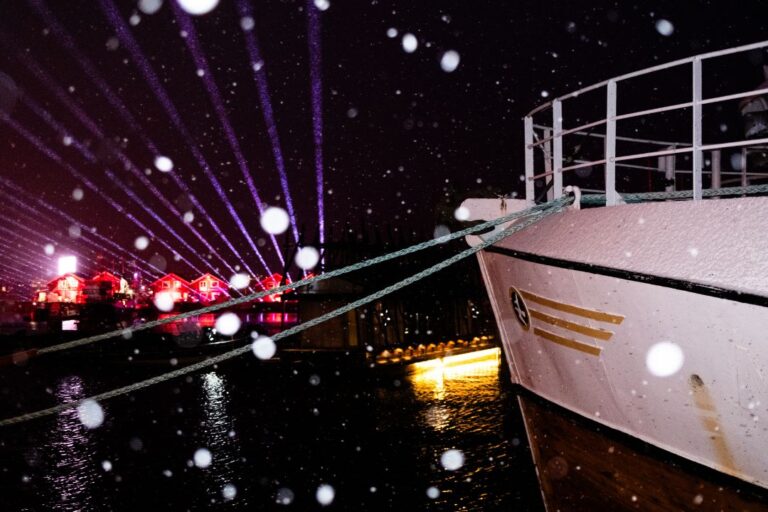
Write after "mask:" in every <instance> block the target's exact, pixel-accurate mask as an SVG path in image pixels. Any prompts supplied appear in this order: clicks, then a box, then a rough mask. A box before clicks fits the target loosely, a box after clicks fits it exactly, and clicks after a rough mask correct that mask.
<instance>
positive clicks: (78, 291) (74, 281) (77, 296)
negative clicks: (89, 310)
mask: <svg viewBox="0 0 768 512" xmlns="http://www.w3.org/2000/svg"><path fill="white" fill-rule="evenodd" d="M45 301H46V302H70V303H72V304H84V303H85V279H83V278H82V277H80V276H78V275H76V274H64V275H62V276H59V277H57V278H56V279H54V280H53V281H50V282H49V283H48V292H47V294H46V296H45Z"/></svg>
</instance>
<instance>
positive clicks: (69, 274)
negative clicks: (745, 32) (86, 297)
mask: <svg viewBox="0 0 768 512" xmlns="http://www.w3.org/2000/svg"><path fill="white" fill-rule="evenodd" d="M66 277H74V278H75V279H77V280H78V281H80V282H81V283H84V282H85V279H83V278H82V277H80V276H79V275H77V274H73V273H71V272H68V273H66V274H62V275H60V276H57V277H56V278H54V279H51V280H50V281H48V286H50V285H52V284H53V283H56V282H58V281H61V280H62V279H64V278H66Z"/></svg>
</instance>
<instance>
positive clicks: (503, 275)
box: [462, 41, 768, 487]
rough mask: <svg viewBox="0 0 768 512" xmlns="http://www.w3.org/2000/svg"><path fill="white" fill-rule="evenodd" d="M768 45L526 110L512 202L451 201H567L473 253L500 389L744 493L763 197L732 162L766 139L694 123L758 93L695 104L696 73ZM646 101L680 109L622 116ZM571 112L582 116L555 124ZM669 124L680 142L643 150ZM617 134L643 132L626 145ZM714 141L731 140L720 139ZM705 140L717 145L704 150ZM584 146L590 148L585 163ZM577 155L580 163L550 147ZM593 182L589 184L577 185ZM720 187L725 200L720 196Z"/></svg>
mask: <svg viewBox="0 0 768 512" xmlns="http://www.w3.org/2000/svg"><path fill="white" fill-rule="evenodd" d="M767 47H768V41H763V42H758V43H754V44H750V45H746V46H740V47H734V48H728V49H725V50H720V51H715V52H711V53H706V54H701V55H696V56H693V57H690V58H685V59H680V60H677V61H674V62H670V63H667V64H660V65H657V66H653V67H651V68H648V69H644V70H640V71H635V72H632V73H628V74H625V75H621V76H617V77H614V78H611V79H609V80H605V81H602V82H600V83H597V84H594V85H591V86H588V87H585V88H582V89H580V90H578V91H575V92H572V93H570V94H566V95H563V96H560V97H558V98H556V99H554V100H552V101H549V102H548V103H546V104H544V105H541V106H539V107H537V108H536V109H534V110H533V111H531V112H530V113H529V114H528V115H526V116H525V118H524V137H525V140H524V151H525V172H524V174H523V175H522V179H523V180H524V181H525V198H524V199H523V198H503V199H468V200H466V201H464V203H463V204H462V205H463V206H464V207H465V208H466V209H467V210H468V211H469V220H490V219H495V218H499V217H502V216H504V215H508V214H509V213H512V212H515V211H522V210H525V209H526V208H530V207H531V206H533V205H534V204H536V203H537V201H538V199H537V195H538V196H540V197H541V199H542V200H543V201H545V200H547V199H549V200H551V201H560V202H563V201H565V198H567V197H568V196H569V195H570V196H572V198H573V202H572V203H571V204H570V205H568V206H565V207H563V208H562V210H561V211H560V212H558V213H555V214H552V215H549V216H547V217H545V218H543V219H541V220H539V221H538V222H536V223H534V224H532V225H531V226H529V227H527V228H525V229H522V230H519V231H516V232H514V233H513V234H511V235H510V236H508V237H506V238H503V239H501V240H500V241H498V242H496V243H495V244H493V245H492V246H490V247H487V248H485V249H483V250H482V251H480V252H479V253H478V255H477V258H478V262H479V265H480V268H481V272H482V276H483V280H484V283H485V286H486V288H487V291H488V294H489V296H490V299H491V302H492V306H493V310H494V315H495V317H496V320H497V323H498V326H499V331H500V337H501V342H502V346H503V350H504V354H505V357H506V361H507V364H508V366H509V369H510V374H511V379H512V381H513V382H514V383H515V384H518V385H520V386H522V387H523V388H525V389H527V390H529V391H531V392H533V393H534V394H535V395H538V396H540V397H542V398H544V399H546V400H548V401H550V402H553V403H555V404H557V405H559V406H561V407H564V408H565V409H568V410H570V411H572V412H574V413H577V414H579V415H581V416H583V417H585V418H588V419H590V420H591V421H594V422H597V423H598V424H601V425H604V426H607V427H609V428H611V429H615V430H617V431H619V432H623V433H625V434H628V435H630V436H632V437H635V438H638V439H640V440H642V441H644V442H647V443H650V444H651V445H653V446H656V447H658V448H661V449H663V450H666V451H668V452H671V453H673V454H676V455H679V456H682V457H684V458H686V459H689V460H691V461H694V462H696V463H699V464H702V465H704V466H707V467H709V468H712V469H715V470H717V471H719V472H722V473H725V474H727V475H731V476H734V477H737V478H740V479H742V480H745V481H747V482H750V483H752V484H755V485H757V486H760V487H768V458H766V447H768V425H766V422H768V343H766V341H767V338H766V336H767V335H766V332H768V331H766V327H768V235H766V232H765V223H766V219H768V197H767V196H766V195H765V192H766V187H765V186H762V187H763V188H760V185H755V183H759V182H760V181H761V180H762V179H764V178H765V177H766V173H765V172H763V171H762V170H761V169H759V168H754V165H753V168H748V164H750V163H753V162H759V160H760V159H759V158H753V156H752V155H754V154H756V153H757V154H759V155H763V154H764V153H765V151H766V145H768V133H766V132H765V131H762V132H757V133H756V132H754V130H753V132H752V133H750V134H749V137H747V136H746V135H743V132H741V131H740V130H739V136H738V137H740V138H737V140H733V136H732V133H733V132H734V130H733V129H731V130H720V132H718V129H717V125H715V129H714V130H712V129H711V128H712V127H711V126H710V127H707V126H708V125H705V123H704V120H705V119H706V120H707V123H709V124H711V123H712V122H713V121H714V122H715V123H716V122H717V116H718V115H727V112H729V110H728V107H727V106H728V105H729V102H731V103H730V104H732V105H733V111H734V112H737V111H738V106H737V105H738V102H739V101H742V102H743V100H744V99H745V98H748V99H750V98H756V97H759V96H764V95H766V94H768V88H765V87H763V88H761V89H757V90H755V89H751V90H746V91H744V90H742V91H740V92H732V91H728V92H727V93H726V94H719V95H711V94H709V95H707V96H705V95H704V93H703V91H705V90H706V91H709V92H710V93H711V91H712V90H718V91H722V89H723V88H726V89H727V83H725V82H722V75H715V78H714V79H710V81H707V78H708V77H707V76H705V74H704V73H703V70H705V69H706V70H714V69H716V68H718V66H720V65H721V63H722V62H723V61H724V60H725V59H728V58H736V61H735V62H736V64H737V65H746V63H747V62H748V60H749V59H748V58H747V57H748V56H749V55H754V52H758V53H759V54H761V55H762V54H763V53H764V51H765V48H767ZM750 52H752V53H751V54H750ZM733 76H735V75H733ZM670 77H673V78H674V79H671V78H670ZM753 78H756V77H753ZM637 82H639V84H640V85H639V86H638V85H637ZM752 83H755V81H753V82H752ZM657 87H668V88H669V87H676V88H678V89H683V90H684V91H685V94H686V95H688V94H689V92H690V95H689V96H686V101H683V102H680V103H675V104H672V105H668V104H664V105H661V106H658V105H657V106H653V107H652V108H641V109H635V110H632V109H629V110H628V109H627V105H629V106H633V105H638V104H642V103H643V101H647V100H649V98H651V97H652V96H653V92H652V91H655V90H656V88H657ZM632 94H637V95H639V100H637V101H635V102H633V100H632V99H631V95H632ZM619 98H621V103H619V102H618V99H619ZM584 100H588V101H587V102H586V103H590V102H591V106H588V107H587V108H588V112H590V113H591V115H592V118H593V119H594V118H595V117H596V118H598V119H597V120H589V121H588V122H581V121H580V119H573V118H568V117H565V118H564V112H566V113H567V112H578V110H577V108H576V107H571V106H570V103H571V102H574V101H578V102H579V103H580V104H583V103H585V101H584ZM718 105H719V106H722V108H720V109H719V110H716V109H713V108H714V107H715V106H718ZM564 106H565V107H566V108H564ZM618 106H621V107H622V109H618V108H617V107H618ZM705 107H706V108H707V116H704V115H703V110H704V108H705ZM595 112H597V115H595ZM681 113H682V114H683V115H682V116H681ZM665 115H674V116H677V117H676V118H675V119H676V120H672V121H666V120H665V119H666V118H665V117H664V116H665ZM752 115H754V112H753V113H752ZM542 119H543V120H544V121H541V120H542ZM680 122H682V123H684V130H685V132H686V134H687V137H688V139H689V140H687V141H685V140H684V141H682V142H670V139H669V138H666V137H665V138H666V140H658V139H660V138H661V137H662V132H664V130H665V129H667V128H673V127H675V126H677V125H676V124H675V123H678V124H679V123H680ZM578 123H580V124H578ZM625 123H628V124H630V125H631V126H632V127H635V128H636V127H638V126H639V127H645V128H646V130H649V131H652V132H653V135H652V136H651V138H647V139H646V138H641V134H640V133H639V132H636V131H635V130H634V129H632V131H631V133H628V132H629V130H624V126H625ZM566 125H567V126H568V127H567V128H566ZM574 125H575V126H574ZM571 126H573V127H571ZM721 126H722V125H721ZM726 128H727V127H726ZM622 131H623V132H624V133H623V134H622V135H620V132H622ZM726 131H728V132H729V133H730V134H731V140H722V139H723V137H724V135H725V132H726ZM712 133H715V135H717V136H720V135H722V136H723V137H720V139H719V140H717V141H715V142H711V141H709V140H708V139H709V138H716V137H712ZM705 134H706V136H707V137H706V138H707V140H705ZM625 135H631V137H630V136H625ZM742 135H743V136H742ZM691 136H692V137H691ZM585 140H588V141H595V142H596V145H595V144H593V146H592V149H593V152H592V153H589V156H585V152H584V151H583V148H584V147H586V146H589V143H583V142H581V141H585ZM579 144H585V145H586V146H582V150H580V152H579V151H574V152H571V153H570V156H569V153H568V151H567V150H564V147H565V148H574V147H578V145H579ZM727 163H731V165H730V166H728V165H726V164H727ZM684 167H687V168H684ZM729 167H730V169H729ZM599 168H602V170H603V172H602V173H600V175H599V176H598V175H596V173H593V175H589V176H587V174H588V173H586V172H580V173H579V172H577V171H585V170H595V169H599ZM638 176H639V179H638ZM729 179H735V180H736V183H737V184H738V185H739V187H740V188H733V187H731V188H723V187H722V185H723V184H725V183H726V182H727V180H729ZM649 184H650V185H653V186H654V187H653V189H652V190H650V191H649V190H647V186H648V185H649ZM639 185H643V186H645V187H646V189H645V190H641V191H638V190H637V188H638V186H639ZM537 189H538V190H537ZM755 191H758V192H760V191H762V192H763V193H762V195H760V194H757V195H752V194H749V193H750V192H755ZM594 192H599V195H591V194H592V193H594ZM728 194H730V195H728ZM596 202H597V203H601V204H597V205H595V204H593V203H596ZM562 204H564V203H562ZM513 222H519V221H517V220H516V221H511V222H510V223H507V224H502V225H500V226H498V227H497V228H496V229H497V230H501V229H506V228H508V227H509V226H510V225H511V224H512V223H513ZM494 233H495V232H494ZM488 236H491V235H490V234H485V235H477V236H469V237H467V241H468V243H469V244H470V245H477V244H479V243H481V242H482V241H483V240H484V239H485V238H486V237H488Z"/></svg>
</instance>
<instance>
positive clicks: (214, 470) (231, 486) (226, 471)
mask: <svg viewBox="0 0 768 512" xmlns="http://www.w3.org/2000/svg"><path fill="white" fill-rule="evenodd" d="M202 390H203V400H202V403H203V418H202V421H201V422H200V425H201V427H202V431H201V433H202V439H201V442H202V444H201V448H206V449H207V450H209V451H210V452H211V454H212V462H211V464H210V466H208V467H207V468H206V469H205V472H206V476H207V478H206V482H207V488H208V491H209V495H210V496H218V498H217V499H220V500H224V501H230V500H232V499H235V497H236V496H237V494H238V493H237V487H238V483H237V482H236V481H235V480H236V478H235V475H236V471H235V467H236V465H237V464H238V462H239V460H240V458H241V457H240V450H239V443H238V441H237V432H236V431H235V422H234V420H233V417H232V415H231V414H230V412H229V408H230V393H229V389H228V387H227V380H226V377H225V376H224V375H222V374H219V373H216V372H209V373H206V374H204V375H202ZM238 501H241V503H240V504H241V505H242V504H243V503H242V500H238Z"/></svg>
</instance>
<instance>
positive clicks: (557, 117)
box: [552, 100, 563, 199]
mask: <svg viewBox="0 0 768 512" xmlns="http://www.w3.org/2000/svg"><path fill="white" fill-rule="evenodd" d="M552 129H553V130H554V132H555V133H554V136H555V138H554V139H552V170H553V171H554V175H553V178H554V180H555V183H554V185H553V186H552V188H553V190H554V195H555V199H559V198H560V197H562V195H563V171H562V169H563V136H562V132H563V104H562V103H561V102H560V100H555V101H553V102H552Z"/></svg>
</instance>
